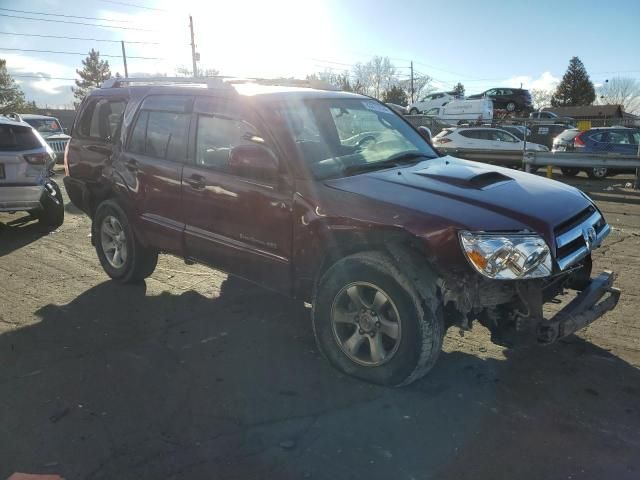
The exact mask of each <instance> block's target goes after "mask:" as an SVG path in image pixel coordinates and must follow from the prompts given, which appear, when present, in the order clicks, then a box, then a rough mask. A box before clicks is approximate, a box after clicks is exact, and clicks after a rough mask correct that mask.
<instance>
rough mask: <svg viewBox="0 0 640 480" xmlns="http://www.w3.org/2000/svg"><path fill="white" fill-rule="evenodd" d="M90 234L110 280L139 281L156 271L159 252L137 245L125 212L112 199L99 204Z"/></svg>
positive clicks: (122, 281)
mask: <svg viewBox="0 0 640 480" xmlns="http://www.w3.org/2000/svg"><path fill="white" fill-rule="evenodd" d="M92 235H93V238H94V242H95V248H96V253H97V254H98V259H99V260H100V264H101V265H102V268H103V269H104V271H105V272H106V273H107V275H109V276H110V277H111V278H112V279H113V280H116V281H118V282H121V283H134V282H139V281H142V280H144V279H145V278H147V277H148V276H149V275H151V274H152V273H153V271H154V270H155V268H156V264H157V263H158V252H157V251H155V250H152V249H150V248H145V247H144V246H143V245H142V244H140V242H139V241H138V239H137V238H136V236H135V234H134V232H133V229H132V228H131V225H130V224H129V220H128V218H127V215H126V214H125V213H124V211H123V210H122V208H120V206H119V205H118V204H117V203H116V202H115V201H113V200H107V201H105V202H103V203H101V204H100V206H98V209H97V211H96V215H95V217H94V219H93V225H92Z"/></svg>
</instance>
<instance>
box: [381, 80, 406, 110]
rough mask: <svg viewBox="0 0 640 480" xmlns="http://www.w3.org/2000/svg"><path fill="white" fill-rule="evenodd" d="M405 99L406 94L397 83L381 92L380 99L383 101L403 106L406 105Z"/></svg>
mask: <svg viewBox="0 0 640 480" xmlns="http://www.w3.org/2000/svg"><path fill="white" fill-rule="evenodd" d="M407 100H408V99H407V94H406V93H405V91H404V90H403V89H402V88H400V87H399V86H398V85H394V86H392V87H391V88H389V89H387V90H385V91H384V92H382V101H383V102H385V103H395V104H396V105H402V106H403V107H404V106H406V105H407Z"/></svg>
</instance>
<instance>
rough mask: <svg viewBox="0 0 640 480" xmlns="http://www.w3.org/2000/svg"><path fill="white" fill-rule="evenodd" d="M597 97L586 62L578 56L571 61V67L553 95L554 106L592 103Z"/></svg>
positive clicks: (552, 102) (552, 103)
mask: <svg viewBox="0 0 640 480" xmlns="http://www.w3.org/2000/svg"><path fill="white" fill-rule="evenodd" d="M595 99H596V90H595V88H594V87H593V83H592V82H591V80H590V79H589V74H588V73H587V70H586V69H585V68H584V64H583V63H582V61H581V60H580V59H579V58H578V57H573V58H572V59H571V60H570V61H569V68H567V71H566V72H565V74H564V76H563V77H562V81H561V82H560V84H559V85H558V88H557V89H556V91H555V93H554V94H553V97H552V98H551V105H553V106H554V107H575V106H580V105H591V104H592V103H593V102H594V101H595Z"/></svg>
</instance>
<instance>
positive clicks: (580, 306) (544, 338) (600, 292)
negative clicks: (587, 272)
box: [537, 270, 620, 344]
mask: <svg viewBox="0 0 640 480" xmlns="http://www.w3.org/2000/svg"><path fill="white" fill-rule="evenodd" d="M614 279H615V275H614V274H613V272H610V271H608V270H605V271H604V272H602V273H600V274H599V275H598V276H597V277H595V278H592V279H591V281H590V282H589V284H588V285H587V286H586V288H584V289H583V290H582V291H581V292H580V293H579V294H578V295H577V296H576V298H574V299H573V300H572V301H571V302H569V303H568V304H567V305H566V306H565V307H564V308H562V310H560V311H559V312H558V313H556V315H554V316H553V318H551V319H549V320H543V321H542V322H540V324H539V327H538V337H537V340H538V342H539V343H542V344H549V343H553V342H555V341H556V340H558V339H560V338H563V337H566V336H567V335H571V334H572V333H575V332H577V331H578V330H580V329H581V328H584V327H586V326H587V325H589V324H590V323H592V322H594V321H595V320H597V319H598V318H600V317H601V316H602V315H604V314H605V313H606V312H608V311H609V310H613V309H614V308H615V306H616V305H617V304H618V300H619V299H620V290H619V289H617V288H614V287H613V281H614Z"/></svg>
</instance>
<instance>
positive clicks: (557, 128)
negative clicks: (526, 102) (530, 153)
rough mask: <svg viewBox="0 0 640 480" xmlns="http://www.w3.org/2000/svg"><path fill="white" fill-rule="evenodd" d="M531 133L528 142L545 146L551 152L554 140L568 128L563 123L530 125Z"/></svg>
mask: <svg viewBox="0 0 640 480" xmlns="http://www.w3.org/2000/svg"><path fill="white" fill-rule="evenodd" d="M529 128H530V129H531V132H530V134H529V138H527V141H531V142H533V143H539V144H540V145H545V146H546V147H547V148H548V149H549V150H551V149H552V148H553V140H554V139H555V138H556V137H557V136H558V135H559V134H561V133H562V132H564V131H565V130H566V129H567V128H569V127H567V126H566V125H564V124H562V123H544V124H535V125H530V126H529Z"/></svg>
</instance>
